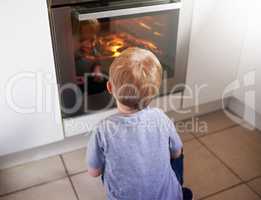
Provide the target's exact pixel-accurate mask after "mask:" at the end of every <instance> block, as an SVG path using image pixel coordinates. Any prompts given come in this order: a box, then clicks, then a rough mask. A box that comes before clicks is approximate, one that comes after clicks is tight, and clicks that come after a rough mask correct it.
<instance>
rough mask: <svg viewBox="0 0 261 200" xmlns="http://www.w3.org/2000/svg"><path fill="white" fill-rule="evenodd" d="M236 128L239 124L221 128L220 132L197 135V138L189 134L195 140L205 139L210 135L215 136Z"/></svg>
mask: <svg viewBox="0 0 261 200" xmlns="http://www.w3.org/2000/svg"><path fill="white" fill-rule="evenodd" d="M238 126H240V125H239V124H233V125H231V126H228V127H225V128H222V129H220V130H216V131H212V132H209V133H207V134H202V135H199V136H197V135H196V134H195V133H191V134H192V135H194V136H195V138H197V139H199V138H204V137H207V136H210V135H215V134H218V133H220V132H223V131H226V130H229V129H232V128H235V127H238Z"/></svg>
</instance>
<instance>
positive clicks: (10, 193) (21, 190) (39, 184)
mask: <svg viewBox="0 0 261 200" xmlns="http://www.w3.org/2000/svg"><path fill="white" fill-rule="evenodd" d="M67 177H68V176H67V175H66V176H63V177H60V178H57V179H53V180H51V181H45V182H42V183H38V184H35V185H31V186H29V187H25V188H22V189H18V190H14V191H12V192H7V193H3V194H0V197H4V196H8V195H12V194H15V193H18V192H23V191H26V190H29V189H32V188H34V187H39V186H43V185H47V184H49V183H53V182H56V181H59V180H62V179H65V178H67Z"/></svg>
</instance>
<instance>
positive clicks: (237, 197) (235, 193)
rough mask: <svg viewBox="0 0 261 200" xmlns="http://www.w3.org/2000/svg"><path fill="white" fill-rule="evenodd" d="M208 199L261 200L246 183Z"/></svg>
mask: <svg viewBox="0 0 261 200" xmlns="http://www.w3.org/2000/svg"><path fill="white" fill-rule="evenodd" d="M206 200H260V198H259V197H258V196H257V195H256V194H255V193H254V192H252V191H251V190H250V189H249V188H248V187H247V186H246V185H240V186H237V187H235V188H232V189H230V190H227V191H225V192H222V193H219V194H217V195H215V196H212V197H209V198H207V199H206Z"/></svg>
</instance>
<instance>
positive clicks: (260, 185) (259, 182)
mask: <svg viewBox="0 0 261 200" xmlns="http://www.w3.org/2000/svg"><path fill="white" fill-rule="evenodd" d="M248 185H249V186H250V187H251V188H252V189H253V190H255V191H256V192H257V193H258V194H260V196H261V178H257V179H255V180H253V181H251V182H249V183H248Z"/></svg>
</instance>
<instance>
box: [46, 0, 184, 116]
mask: <svg viewBox="0 0 261 200" xmlns="http://www.w3.org/2000/svg"><path fill="white" fill-rule="evenodd" d="M50 8H51V9H50V10H51V12H50V14H51V15H50V16H51V22H52V23H51V26H52V32H53V43H54V52H55V61H56V70H57V76H58V80H59V85H60V96H61V107H62V113H63V116H64V117H71V116H76V115H82V114H89V113H93V112H98V111H100V110H103V109H110V108H112V107H113V106H114V101H113V99H112V97H111V96H110V95H109V94H108V93H107V91H106V81H107V78H108V77H107V75H108V70H109V66H110V64H111V62H112V61H113V59H114V58H115V57H117V56H119V55H120V54H121V52H122V51H123V50H124V49H126V48H128V47H131V46H138V47H141V48H145V49H149V50H150V51H152V52H153V53H154V54H156V56H157V57H158V58H159V60H160V62H161V64H162V66H163V69H164V76H163V79H164V80H163V87H162V89H161V95H166V94H169V93H173V92H180V91H183V87H182V86H181V84H184V83H185V78H186V64H187V63H186V60H187V55H188V39H186V40H184V39H183V40H181V39H180V38H182V37H181V36H179V34H186V33H185V32H184V30H181V29H180V27H182V24H180V10H181V8H182V2H180V1H175V0H142V1H137V0H132V1H131V0H113V1H108V0H107V1H104V0H102V1H91V0H85V1H83V0H53V1H52V2H50ZM187 32H188V31H187ZM187 36H188V34H187ZM187 36H186V37H187ZM175 86H179V87H175ZM173 88H174V89H173Z"/></svg>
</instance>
